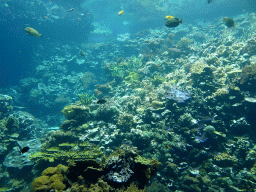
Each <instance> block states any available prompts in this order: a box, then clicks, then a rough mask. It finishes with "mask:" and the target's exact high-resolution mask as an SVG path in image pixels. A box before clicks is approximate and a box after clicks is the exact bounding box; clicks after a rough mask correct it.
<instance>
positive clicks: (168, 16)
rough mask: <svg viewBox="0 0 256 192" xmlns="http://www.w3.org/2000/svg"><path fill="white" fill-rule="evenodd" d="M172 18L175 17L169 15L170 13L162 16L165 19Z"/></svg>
mask: <svg viewBox="0 0 256 192" xmlns="http://www.w3.org/2000/svg"><path fill="white" fill-rule="evenodd" d="M173 18H175V17H173V16H170V15H167V16H165V17H164V19H165V20H167V19H173Z"/></svg>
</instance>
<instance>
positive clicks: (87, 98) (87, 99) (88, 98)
mask: <svg viewBox="0 0 256 192" xmlns="http://www.w3.org/2000/svg"><path fill="white" fill-rule="evenodd" d="M78 97H79V101H80V103H81V104H82V105H84V106H88V105H90V104H91V103H92V100H93V99H94V95H93V94H92V95H91V94H89V93H87V94H85V93H82V94H78Z"/></svg>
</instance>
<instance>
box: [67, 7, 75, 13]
mask: <svg viewBox="0 0 256 192" xmlns="http://www.w3.org/2000/svg"><path fill="white" fill-rule="evenodd" d="M74 10H75V8H71V9H69V10H67V11H66V12H71V11H74Z"/></svg>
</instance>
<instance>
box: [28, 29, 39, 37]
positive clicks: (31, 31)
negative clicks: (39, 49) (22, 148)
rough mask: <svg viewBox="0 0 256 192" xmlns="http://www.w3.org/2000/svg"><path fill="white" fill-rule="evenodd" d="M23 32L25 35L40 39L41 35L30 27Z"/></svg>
mask: <svg viewBox="0 0 256 192" xmlns="http://www.w3.org/2000/svg"><path fill="white" fill-rule="evenodd" d="M25 31H26V33H27V34H29V35H31V36H34V37H41V36H42V35H41V34H40V33H39V32H38V31H37V30H35V29H33V28H31V27H26V28H25Z"/></svg>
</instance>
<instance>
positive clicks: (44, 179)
mask: <svg viewBox="0 0 256 192" xmlns="http://www.w3.org/2000/svg"><path fill="white" fill-rule="evenodd" d="M49 179H50V177H49V176H46V175H43V176H40V177H37V178H36V179H35V180H34V181H33V183H32V187H33V189H34V190H35V191H39V189H40V188H42V187H43V186H47V184H49V182H50V181H49ZM43 188H45V187H43Z"/></svg>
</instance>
